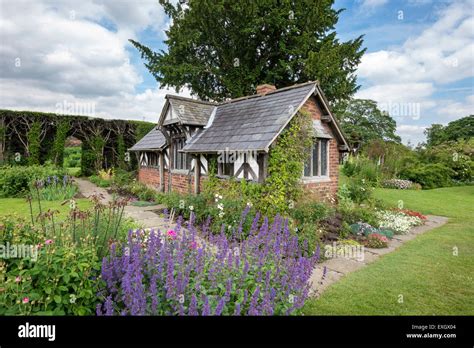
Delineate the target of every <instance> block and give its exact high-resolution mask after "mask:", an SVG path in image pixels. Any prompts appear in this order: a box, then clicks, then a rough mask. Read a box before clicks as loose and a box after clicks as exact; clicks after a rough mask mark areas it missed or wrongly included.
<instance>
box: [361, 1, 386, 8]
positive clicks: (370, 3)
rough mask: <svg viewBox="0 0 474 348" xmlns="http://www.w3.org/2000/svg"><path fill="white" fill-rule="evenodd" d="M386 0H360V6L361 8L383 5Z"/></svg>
mask: <svg viewBox="0 0 474 348" xmlns="http://www.w3.org/2000/svg"><path fill="white" fill-rule="evenodd" d="M387 2H388V0H362V1H361V7H362V8H363V9H374V8H376V7H379V6H383V5H385V4H386V3H387Z"/></svg>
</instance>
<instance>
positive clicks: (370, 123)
mask: <svg viewBox="0 0 474 348" xmlns="http://www.w3.org/2000/svg"><path fill="white" fill-rule="evenodd" d="M333 113H334V114H335V115H336V118H337V119H338V121H339V122H340V124H341V127H342V129H343V131H344V133H345V135H346V140H347V141H348V142H349V144H350V146H351V148H352V149H354V150H355V151H357V150H359V149H360V148H362V147H363V146H365V145H367V144H369V143H370V142H371V141H372V140H376V139H381V140H385V141H393V142H396V143H399V142H400V141H401V139H400V137H399V136H398V135H396V134H395V131H396V128H397V123H396V122H395V120H394V119H393V118H392V117H390V115H389V114H388V113H387V112H384V111H381V110H380V109H379V108H378V107H377V103H376V102H375V101H373V100H368V99H350V100H348V101H343V102H340V103H338V104H337V105H336V106H335V107H334V109H333Z"/></svg>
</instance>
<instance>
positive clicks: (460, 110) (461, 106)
mask: <svg viewBox="0 0 474 348" xmlns="http://www.w3.org/2000/svg"><path fill="white" fill-rule="evenodd" d="M439 104H440V107H439V108H438V115H440V122H439V123H442V124H446V123H449V122H451V121H453V120H456V119H458V118H461V117H465V116H468V115H473V114H474V94H471V95H469V96H467V97H466V98H465V99H464V101H461V102H459V101H452V100H448V101H441V102H440V103H439Z"/></svg>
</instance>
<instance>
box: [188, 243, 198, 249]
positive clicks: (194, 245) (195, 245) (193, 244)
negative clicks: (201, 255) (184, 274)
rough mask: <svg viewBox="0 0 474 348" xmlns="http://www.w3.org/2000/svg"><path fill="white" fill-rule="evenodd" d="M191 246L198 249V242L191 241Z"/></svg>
mask: <svg viewBox="0 0 474 348" xmlns="http://www.w3.org/2000/svg"><path fill="white" fill-rule="evenodd" d="M189 247H190V248H191V249H196V248H197V243H196V242H191V243H190V244H189Z"/></svg>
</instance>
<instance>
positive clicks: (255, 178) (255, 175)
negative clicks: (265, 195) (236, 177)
mask: <svg viewBox="0 0 474 348" xmlns="http://www.w3.org/2000/svg"><path fill="white" fill-rule="evenodd" d="M246 164H247V170H248V173H249V174H250V176H251V177H252V180H255V181H257V179H258V178H257V174H255V172H254V171H253V169H252V167H251V166H250V164H248V163H246Z"/></svg>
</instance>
